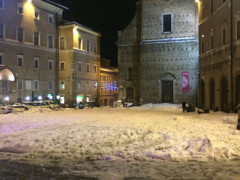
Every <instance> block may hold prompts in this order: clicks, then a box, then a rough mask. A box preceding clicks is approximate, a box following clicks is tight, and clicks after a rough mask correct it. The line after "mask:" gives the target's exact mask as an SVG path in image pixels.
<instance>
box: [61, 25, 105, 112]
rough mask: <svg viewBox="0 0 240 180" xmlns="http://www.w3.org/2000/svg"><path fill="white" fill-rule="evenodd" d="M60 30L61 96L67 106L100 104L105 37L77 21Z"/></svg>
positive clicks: (63, 26)
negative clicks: (102, 50)
mask: <svg viewBox="0 0 240 180" xmlns="http://www.w3.org/2000/svg"><path fill="white" fill-rule="evenodd" d="M58 29H59V38H58V40H59V47H58V48H59V61H58V64H57V67H58V71H57V72H58V80H57V81H58V82H59V83H58V94H59V95H60V98H61V99H62V103H63V104H64V106H65V107H73V105H74V104H75V103H76V102H77V103H78V102H81V101H82V102H86V101H94V102H96V101H97V82H98V77H99V72H100V68H99V67H100V37H101V34H99V33H98V32H95V31H93V30H91V29H89V28H87V27H84V26H82V25H81V24H78V23H76V22H64V23H63V24H62V25H60V26H59V27H58Z"/></svg>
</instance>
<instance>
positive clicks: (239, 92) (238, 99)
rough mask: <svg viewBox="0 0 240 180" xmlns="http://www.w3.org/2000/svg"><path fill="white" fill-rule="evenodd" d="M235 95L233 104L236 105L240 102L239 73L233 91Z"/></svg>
mask: <svg viewBox="0 0 240 180" xmlns="http://www.w3.org/2000/svg"><path fill="white" fill-rule="evenodd" d="M235 94H236V96H235V98H236V99H235V105H236V106H237V105H238V104H240V75H238V76H237V79H236V92H235Z"/></svg>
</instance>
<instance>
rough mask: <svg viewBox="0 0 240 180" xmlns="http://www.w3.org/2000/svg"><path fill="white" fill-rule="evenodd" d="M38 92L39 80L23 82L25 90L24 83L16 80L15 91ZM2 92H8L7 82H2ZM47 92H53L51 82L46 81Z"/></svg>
mask: <svg viewBox="0 0 240 180" xmlns="http://www.w3.org/2000/svg"><path fill="white" fill-rule="evenodd" d="M23 89H26V90H38V89H39V80H33V81H32V80H25V88H24V81H23V80H19V79H18V80H17V90H23ZM2 90H3V91H4V90H5V91H6V90H8V82H7V81H2ZM48 90H53V81H48Z"/></svg>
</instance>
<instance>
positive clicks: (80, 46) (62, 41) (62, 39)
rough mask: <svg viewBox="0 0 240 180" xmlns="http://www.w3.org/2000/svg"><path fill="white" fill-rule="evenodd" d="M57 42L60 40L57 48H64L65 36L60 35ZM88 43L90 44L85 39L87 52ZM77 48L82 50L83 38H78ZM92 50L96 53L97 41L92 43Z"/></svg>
mask: <svg viewBox="0 0 240 180" xmlns="http://www.w3.org/2000/svg"><path fill="white" fill-rule="evenodd" d="M59 42H60V45H59V49H60V50H64V49H66V37H63V36H62V37H60V38H59ZM90 45H91V43H90V41H89V40H87V41H86V50H87V51H88V52H89V51H90ZM78 49H80V50H83V39H82V38H78ZM93 52H94V53H97V43H93Z"/></svg>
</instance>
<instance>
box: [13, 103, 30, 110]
mask: <svg viewBox="0 0 240 180" xmlns="http://www.w3.org/2000/svg"><path fill="white" fill-rule="evenodd" d="M10 107H11V108H12V109H14V110H17V111H25V110H28V107H27V106H26V105H25V104H21V103H15V104H13V105H10Z"/></svg>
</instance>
